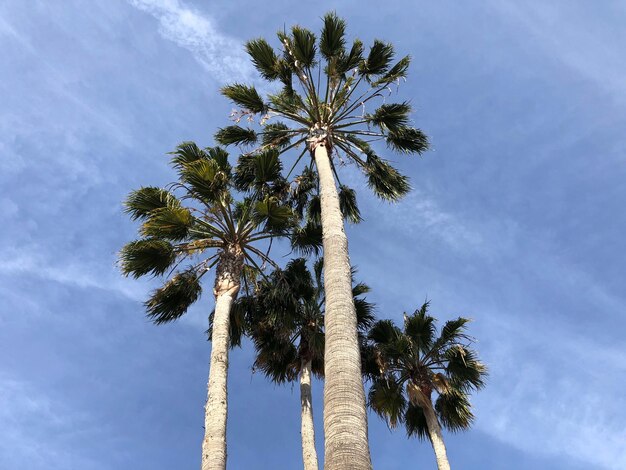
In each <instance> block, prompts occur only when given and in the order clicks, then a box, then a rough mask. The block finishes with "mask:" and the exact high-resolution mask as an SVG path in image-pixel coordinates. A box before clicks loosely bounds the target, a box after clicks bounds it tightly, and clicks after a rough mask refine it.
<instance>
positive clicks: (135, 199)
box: [124, 186, 180, 220]
mask: <svg viewBox="0 0 626 470" xmlns="http://www.w3.org/2000/svg"><path fill="white" fill-rule="evenodd" d="M179 205H180V202H179V201H178V200H177V199H176V197H175V196H174V195H173V194H171V193H170V192H169V191H166V190H165V189H161V188H156V187H154V186H146V187H142V188H139V189H137V190H135V191H133V192H131V193H130V194H129V195H128V197H127V198H126V201H124V206H125V212H126V213H127V214H129V215H130V218H131V219H132V220H137V219H146V218H147V217H148V216H149V215H150V213H151V212H152V211H154V210H155V209H162V208H164V207H167V206H179Z"/></svg>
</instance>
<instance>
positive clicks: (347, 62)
mask: <svg viewBox="0 0 626 470" xmlns="http://www.w3.org/2000/svg"><path fill="white" fill-rule="evenodd" d="M362 61H363V43H362V42H361V41H359V40H358V39H355V40H354V42H353V43H352V47H351V48H350V52H348V53H347V54H345V55H343V56H342V57H341V58H340V59H339V61H338V63H337V72H339V73H340V74H341V75H344V74H346V73H347V72H349V71H350V70H352V69H355V68H357V67H358V66H359V65H360V64H361V62H362Z"/></svg>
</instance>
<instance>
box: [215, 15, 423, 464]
mask: <svg viewBox="0 0 626 470" xmlns="http://www.w3.org/2000/svg"><path fill="white" fill-rule="evenodd" d="M345 30H346V23H345V21H344V20H342V19H340V18H338V17H337V16H336V15H335V14H334V13H328V14H327V15H325V16H324V25H323V28H322V32H321V36H320V39H319V42H318V41H317V40H316V37H315V35H314V34H313V33H312V32H311V31H309V30H307V29H305V28H302V27H300V26H294V27H292V28H291V30H290V32H289V33H287V32H286V31H284V32H279V33H278V39H279V41H280V44H281V46H282V53H280V54H278V53H277V52H276V51H275V50H274V49H273V48H272V46H271V45H270V44H269V43H268V42H267V41H265V40H264V39H254V40H252V41H249V42H248V43H247V44H246V49H247V51H248V53H249V55H250V56H251V59H252V62H253V64H254V66H255V67H256V69H257V70H258V71H259V73H260V75H261V77H262V78H263V79H266V80H268V81H270V82H277V84H278V87H275V89H278V91H277V92H276V93H272V94H269V95H268V96H267V97H266V99H264V98H263V97H262V96H261V94H260V93H259V92H258V91H257V89H256V88H255V87H253V86H248V85H244V84H240V83H235V84H232V85H229V86H226V87H224V88H223V89H222V93H223V94H224V95H225V96H226V97H228V98H229V99H230V100H231V101H233V102H234V103H235V104H236V105H237V106H238V107H239V108H240V109H239V110H237V111H234V113H233V117H234V118H235V120H236V121H237V122H239V121H240V120H241V119H242V118H247V120H248V121H249V122H254V119H255V117H258V118H259V121H258V125H257V126H256V128H251V127H242V126H240V125H239V124H237V125H232V126H228V127H225V128H222V129H220V130H219V131H218V132H217V134H216V136H215V137H216V140H217V141H218V142H220V143H221V144H223V145H231V144H234V145H239V146H242V147H247V150H246V151H244V154H243V155H242V156H241V159H240V164H243V165H244V166H246V165H247V164H248V163H247V162H248V161H249V160H251V159H253V158H254V156H255V155H257V154H263V153H265V152H268V151H269V152H274V154H276V155H280V154H285V153H286V152H288V151H290V150H292V149H298V150H297V151H296V152H294V157H295V158H294V160H293V165H292V169H291V170H290V171H289V173H288V177H289V176H290V175H291V173H292V172H293V171H294V170H295V169H296V167H297V166H298V164H299V163H300V162H303V164H304V165H305V171H308V172H309V173H315V174H316V176H317V178H318V179H319V188H320V206H321V207H320V212H321V224H322V229H323V249H324V264H325V265H324V272H325V276H324V279H325V289H326V316H325V323H326V325H325V331H326V346H325V348H326V354H325V357H326V362H325V376H326V382H325V387H324V430H325V436H326V439H325V462H326V463H325V468H327V469H329V470H340V469H341V470H343V469H345V468H352V469H355V470H368V469H370V468H371V460H370V455H369V445H368V441H367V415H366V407H365V393H364V390H363V382H362V379H361V364H360V354H359V344H358V334H357V322H356V312H355V308H354V303H353V301H352V294H351V291H352V286H351V281H350V260H349V257H348V242H347V238H346V234H345V231H344V226H343V220H342V214H341V210H340V194H341V193H342V192H343V193H344V196H346V197H348V198H349V199H351V201H350V202H351V203H352V204H353V205H356V200H355V199H354V192H353V191H352V190H350V188H347V187H346V186H345V185H342V184H341V182H340V181H339V178H338V172H337V170H338V168H339V167H341V166H342V165H344V164H346V163H352V164H355V165H356V166H357V168H359V169H360V170H361V171H362V172H363V173H364V175H365V177H366V179H367V183H368V185H369V186H370V188H371V189H372V190H373V191H374V193H375V194H376V195H378V196H380V197H381V198H383V199H386V200H390V201H395V200H398V199H399V198H401V197H402V196H403V195H405V194H406V193H407V192H408V191H409V190H410V186H409V182H408V179H407V178H406V177H405V176H403V175H402V174H400V173H399V172H398V171H397V170H396V169H395V168H394V167H393V166H392V165H391V164H390V163H389V162H388V161H386V160H385V159H383V158H380V157H379V156H378V155H377V153H376V151H375V149H374V148H373V147H372V146H371V145H370V144H371V143H372V142H375V141H384V142H385V143H386V144H387V147H388V148H389V149H390V150H392V151H397V152H399V153H403V154H420V153H422V152H424V151H425V150H426V149H427V148H428V141H427V138H426V136H425V135H424V134H423V133H422V132H421V131H420V130H419V129H416V128H414V127H412V126H411V125H410V119H409V116H410V113H411V106H410V104H409V103H408V102H401V103H384V97H385V94H386V93H387V91H391V86H393V85H394V84H395V83H399V82H400V81H401V80H403V79H404V78H405V77H406V74H407V70H408V67H409V62H410V58H409V57H408V56H406V57H403V58H401V59H400V60H398V61H397V62H396V63H395V64H394V63H393V61H394V49H393V46H392V45H391V44H388V43H385V42H383V41H379V40H375V41H374V43H373V45H372V46H371V48H370V50H369V52H367V53H366V52H365V51H364V47H363V43H362V42H361V41H359V40H358V39H357V40H354V41H353V42H352V45H351V46H349V47H348V45H347V43H346V38H345ZM318 49H319V55H318ZM375 100H382V101H383V104H380V105H379V106H378V107H376V109H374V110H373V112H368V107H369V106H370V105H372V104H373V103H375ZM305 155H307V156H308V158H304V157H305ZM303 158H304V160H303ZM295 180H296V183H298V181H301V180H302V179H301V178H296V179H295ZM304 180H305V181H306V180H307V178H304ZM337 185H339V188H340V190H341V191H338V188H337ZM310 228H312V229H314V227H310Z"/></svg>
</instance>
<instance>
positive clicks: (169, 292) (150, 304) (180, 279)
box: [145, 270, 202, 324]
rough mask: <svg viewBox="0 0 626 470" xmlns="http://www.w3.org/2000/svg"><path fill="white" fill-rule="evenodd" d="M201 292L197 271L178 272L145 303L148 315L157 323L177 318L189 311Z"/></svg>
mask: <svg viewBox="0 0 626 470" xmlns="http://www.w3.org/2000/svg"><path fill="white" fill-rule="evenodd" d="M201 292H202V287H201V286H200V281H199V279H198V276H197V274H196V272H195V271H193V270H190V271H184V272H182V273H178V274H176V275H175V276H174V277H173V278H172V279H170V280H169V281H167V282H166V283H165V285H164V286H163V287H161V288H159V289H156V290H154V291H153V292H152V294H151V295H150V298H149V299H148V301H146V303H145V306H146V309H147V312H148V317H149V318H150V319H152V321H153V322H154V323H156V324H161V323H167V322H170V321H174V320H177V319H178V318H180V317H181V316H182V315H183V314H185V312H187V309H188V308H189V306H190V305H191V304H192V303H194V302H195V301H196V300H197V299H198V297H199V296H200V293H201Z"/></svg>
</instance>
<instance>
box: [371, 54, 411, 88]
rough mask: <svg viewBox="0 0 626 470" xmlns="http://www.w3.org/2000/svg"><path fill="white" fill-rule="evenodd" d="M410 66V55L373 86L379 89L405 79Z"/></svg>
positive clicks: (373, 83)
mask: <svg viewBox="0 0 626 470" xmlns="http://www.w3.org/2000/svg"><path fill="white" fill-rule="evenodd" d="M410 64H411V57H410V56H408V55H407V56H404V57H403V58H402V59H400V60H399V61H398V62H397V63H396V65H394V66H393V67H391V68H390V69H389V71H388V72H387V73H385V74H384V75H383V76H382V77H380V78H379V79H378V80H375V81H374V82H372V86H373V87H376V88H377V87H380V86H381V85H388V84H390V83H393V82H396V81H398V80H400V79H401V78H405V77H406V74H407V71H408V70H409V65H410Z"/></svg>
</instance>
